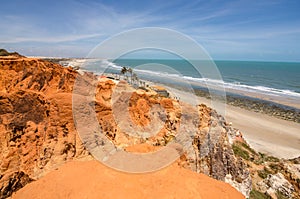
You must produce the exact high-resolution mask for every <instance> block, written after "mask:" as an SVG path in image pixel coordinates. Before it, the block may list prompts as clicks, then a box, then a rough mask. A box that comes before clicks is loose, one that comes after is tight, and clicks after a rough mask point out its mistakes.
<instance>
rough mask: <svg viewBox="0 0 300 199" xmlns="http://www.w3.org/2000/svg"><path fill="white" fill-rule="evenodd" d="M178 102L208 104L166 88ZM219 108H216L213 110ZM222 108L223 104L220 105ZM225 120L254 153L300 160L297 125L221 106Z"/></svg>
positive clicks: (201, 98)
mask: <svg viewBox="0 0 300 199" xmlns="http://www.w3.org/2000/svg"><path fill="white" fill-rule="evenodd" d="M167 89H168V90H169V91H170V92H171V93H172V94H173V95H175V96H176V97H178V98H179V99H180V100H182V101H184V102H186V103H190V104H192V105H196V103H204V104H206V105H208V106H210V105H211V101H210V100H208V99H206V98H204V97H197V96H195V95H194V94H192V93H189V92H185V91H182V90H179V89H175V88H171V87H167ZM220 106H222V104H217V106H216V107H217V108H218V107H220ZM223 106H224V104H223ZM225 118H226V120H227V122H231V123H232V125H233V127H235V128H237V129H239V130H240V131H241V132H242V134H243V136H244V138H245V139H246V141H247V142H248V143H249V144H250V146H251V147H253V148H254V149H255V150H257V151H259V152H262V153H266V154H268V155H272V156H276V157H279V158H287V159H289V158H295V157H299V156H300V124H299V123H296V122H291V121H286V120H282V119H278V118H275V117H272V116H269V115H266V114H263V113H257V112H254V111H249V110H245V109H242V108H239V107H236V106H232V105H225Z"/></svg>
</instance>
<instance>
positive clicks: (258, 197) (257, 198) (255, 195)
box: [249, 189, 271, 199]
mask: <svg viewBox="0 0 300 199" xmlns="http://www.w3.org/2000/svg"><path fill="white" fill-rule="evenodd" d="M249 199H271V197H270V196H268V195H266V194H264V193H262V192H259V191H257V190H255V189H252V191H251V192H250V197H249Z"/></svg>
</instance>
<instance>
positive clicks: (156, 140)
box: [0, 57, 251, 198]
mask: <svg viewBox="0 0 300 199" xmlns="http://www.w3.org/2000/svg"><path fill="white" fill-rule="evenodd" d="M77 75H79V74H77V73H76V72H75V71H73V70H72V69H70V68H64V67H62V66H60V65H58V64H53V63H50V62H47V61H43V60H38V59H29V58H13V57H7V58H4V57H1V59H0V198H6V197H8V196H10V195H11V194H12V193H13V192H15V191H17V190H19V189H21V188H22V187H24V186H25V185H26V184H28V183H30V182H32V181H36V180H38V179H40V178H41V177H43V176H45V175H46V174H47V173H49V172H51V171H53V170H55V169H56V168H58V167H60V166H61V165H63V164H65V162H67V161H70V160H91V159H92V157H91V155H89V152H88V151H87V150H85V148H84V146H83V145H82V143H81V140H80V139H79V137H78V134H77V132H76V130H75V127H74V122H73V115H72V91H73V85H74V81H75V78H76V76H77ZM90 78H92V79H93V78H94V77H93V76H92V75H91V77H90ZM118 86H119V87H121V89H120V90H119V91H120V92H119V93H117V94H119V95H117V99H118V100H120V102H121V101H122V100H124V99H123V98H124V97H126V93H127V91H128V89H130V88H129V87H128V85H126V84H123V85H122V84H119V85H115V83H114V82H112V81H110V80H105V81H101V82H98V83H97V85H96V88H97V90H96V98H95V101H94V104H95V110H96V114H97V118H98V121H99V124H100V125H101V128H102V130H103V132H104V133H105V135H106V136H107V137H108V138H109V139H110V140H111V141H112V142H113V143H114V144H115V145H116V146H119V147H121V148H123V149H124V150H127V151H136V150H138V146H140V145H145V146H148V148H149V147H150V148H151V147H152V146H156V147H161V146H164V145H166V144H167V143H168V142H170V141H172V140H176V139H177V140H180V143H183V146H182V148H183V151H184V152H183V153H182V157H181V159H180V160H179V162H178V164H179V165H183V166H184V167H186V168H188V169H191V170H193V171H196V172H201V173H205V174H207V175H209V176H211V177H213V178H216V179H218V180H222V181H225V179H228V178H229V179H230V180H229V182H230V183H231V184H233V185H234V186H235V187H236V188H238V189H240V190H241V191H243V192H244V194H249V190H250V189H251V178H250V175H249V172H248V170H247V169H246V166H245V164H244V163H243V161H242V160H241V159H237V158H236V157H235V156H234V154H233V151H232V149H231V144H230V142H229V141H230V136H229V134H232V133H233V132H231V131H233V130H232V129H231V128H230V127H228V126H226V124H225V121H224V119H223V118H222V117H221V116H219V115H218V114H217V113H216V112H215V111H213V110H211V109H210V108H208V107H206V106H203V105H201V106H199V107H198V109H195V108H194V107H190V106H188V105H184V104H183V105H182V106H180V105H179V102H177V101H174V100H171V99H167V98H161V97H157V96H156V95H155V93H154V94H153V93H151V92H142V91H138V92H134V94H133V95H132V96H131V97H130V107H129V110H130V111H129V117H124V118H122V117H121V118H120V119H121V120H132V121H133V122H134V124H135V125H138V126H141V128H142V127H143V126H147V124H148V123H151V122H153V121H150V120H149V116H148V115H147V113H148V111H149V107H150V106H152V105H155V104H159V105H161V106H162V107H163V108H164V109H165V110H166V116H165V118H164V120H165V123H164V124H163V128H162V129H161V130H160V131H159V133H158V134H157V135H153V136H151V137H150V138H149V139H139V138H134V137H131V136H128V134H126V128H125V130H124V128H122V129H120V128H119V127H118V125H117V124H116V121H115V120H114V117H113V109H112V107H111V104H110V103H109V102H110V100H111V98H112V89H115V88H117V87H118ZM122 89H123V90H122ZM180 107H184V108H180ZM116 110H117V111H118V106H117V107H116ZM192 114H194V115H192ZM195 118H196V119H195ZM190 120H193V121H190ZM184 121H189V122H184ZM187 123H189V124H190V123H193V124H194V126H188V125H184V124H187ZM180 124H182V125H180ZM181 131H185V132H191V133H193V135H195V136H194V138H193V139H192V140H189V139H187V138H186V137H180V135H181V134H180V132H181ZM146 148H147V147H146ZM152 149H153V150H155V147H154V148H152ZM147 150H148V149H146V151H147ZM72 164H75V165H76V164H78V165H80V166H79V167H80V168H79V170H76V168H74V165H73V167H72ZM94 164H96V163H91V165H94ZM82 165H84V166H82ZM176 165H177V164H175V165H173V166H171V167H170V168H167V169H165V170H164V171H159V172H158V174H155V173H154V174H153V175H154V176H152V177H146V179H147V180H145V181H144V182H143V183H144V184H145V187H148V184H150V185H149V186H150V187H154V186H156V183H154V182H153V181H155V179H156V178H157V179H161V178H164V179H165V178H168V177H169V178H171V179H172V180H171V181H168V180H167V179H166V180H162V179H161V181H160V183H161V186H163V184H165V185H166V186H171V187H172V186H176V183H179V184H180V183H183V182H184V179H185V177H187V176H189V177H190V178H192V179H193V180H192V182H193V184H194V185H193V186H194V187H193V188H191V189H193V190H194V189H195V190H196V189H197V187H198V186H199V190H198V191H199V192H197V191H196V192H193V191H191V192H190V193H189V194H190V195H191V196H192V195H193V194H199V195H197V197H198V198H200V196H201V193H202V194H203V193H205V194H209V192H206V191H204V192H201V186H202V185H203V184H202V185H201V181H202V183H203V179H205V181H209V180H211V179H209V178H206V177H204V176H202V175H198V174H196V173H194V174H193V173H191V172H188V171H185V170H180V168H179V167H178V166H176ZM85 166H86V167H85ZM71 167H72V169H75V171H76V172H77V171H78V172H79V173H83V171H82V170H80V169H85V168H89V167H90V165H85V164H84V163H71V164H68V166H64V167H63V168H62V169H60V170H59V171H57V172H52V173H51V174H49V176H52V177H53V176H56V178H54V179H53V181H50V182H49V184H48V185H49V186H50V187H51V186H54V185H55V183H57V180H58V179H57V178H58V177H57V175H60V172H63V173H66V180H68V182H69V181H73V180H74V179H75V178H74V177H73V176H71V173H68V172H69V169H70V170H72V169H71ZM96 167H97V171H95V172H98V173H99V172H100V173H101V171H102V170H103V172H104V171H106V170H105V169H107V168H105V167H103V166H100V165H98V166H96ZM107 172H112V173H113V174H112V175H114V176H115V178H119V177H120V178H121V179H124V180H126V181H127V180H128V179H127V178H129V176H130V175H129V174H126V175H124V174H119V173H117V172H115V171H111V170H109V171H107ZM177 172H179V173H180V175H179V176H177V177H178V180H179V181H176V178H175V177H172V176H173V175H174V174H175V173H177ZM91 175H92V174H91ZM160 175H161V176H160ZM193 175H195V177H192V176H193ZM49 176H45V178H42V179H44V181H43V182H41V183H42V184H43V183H46V184H47V182H45V181H47V180H49V178H51V177H49ZM79 176H80V175H79V174H78V176H77V177H78V178H79ZM147 176H151V174H147ZM166 176H167V177H166ZM174 176H176V175H174ZM106 177H107V176H105V175H104V179H106ZM148 178H149V179H148ZM95 180H96V181H97V182H98V183H100V182H99V181H100V180H101V179H100V178H96V179H95ZM101 182H103V181H101ZM119 182H120V181H119V180H118V183H119ZM38 183H39V180H38V181H37V182H35V183H32V185H30V186H28V187H29V188H28V189H29V190H31V189H32V187H35V188H36V187H41V186H43V185H41V184H38ZM105 183H108V182H105ZM109 183H112V184H114V183H115V182H109ZM127 183H129V184H128V186H132V187H135V186H136V185H138V181H136V180H133V181H132V182H131V181H129V182H127ZM130 183H132V184H130ZM151 183H153V184H151ZM210 183H212V184H211V186H209V187H210V188H211V189H212V191H211V192H214V191H213V190H215V191H216V192H215V193H218V191H217V190H218V189H219V188H218V187H220V186H224V187H225V188H224V190H222V192H224V194H225V195H228V196H231V194H233V195H234V196H236V197H237V198H238V197H241V195H239V194H236V193H235V192H234V191H232V189H231V188H230V187H229V185H228V184H225V183H221V182H217V181H214V180H211V182H210ZM179 184H178V185H179ZM73 185H74V184H73ZM73 185H72V187H73V188H71V189H70V190H69V191H70V192H71V191H75V190H76V189H75V188H74V186H75V187H76V186H78V185H74V186H73ZM146 185H147V186H146ZM70 186H71V185H70ZM118 186H120V185H118V184H117V185H116V187H118ZM189 186H191V185H189ZM203 186H204V185H203ZM30 187H31V188H30ZM214 188H215V189H214ZM134 189H139V188H136V187H135V188H134ZM142 189H144V188H142ZM153 189H154V188H153ZM172 189H173V188H170V191H171V190H172ZM58 190H59V189H58ZM84 190H88V189H85V188H83V191H84ZM187 190H189V188H187ZM48 191H49V190H48ZM61 191H63V190H61ZM124 191H125V192H126V189H124ZM147 191H148V192H149V193H151V192H153V190H152V189H151V188H150V189H149V190H147V189H146V192H145V193H142V191H141V192H140V193H141V194H142V195H145V194H147V193H148V192H147ZM180 192H181V194H183V195H184V194H185V192H184V189H182V190H181V191H180ZM21 193H24V194H25V196H26V193H27V194H28V191H26V188H25V191H24V192H22V191H20V194H21ZM29 193H30V191H29ZM41 193H47V190H45V192H41ZM20 194H18V196H20ZM62 194H65V193H62ZM70 194H71V195H70V196H74V195H73V194H76V193H70ZM86 194H88V193H86ZM153 194H159V193H153ZM142 195H141V196H142ZM28 196H30V195H28ZM59 196H65V195H59ZM215 196H217V197H218V196H219V195H215ZM221 197H222V196H221ZM107 198H109V197H107ZM230 198H231V197H230Z"/></svg>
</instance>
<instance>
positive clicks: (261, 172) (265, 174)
mask: <svg viewBox="0 0 300 199" xmlns="http://www.w3.org/2000/svg"><path fill="white" fill-rule="evenodd" d="M257 173H258V176H259V177H261V178H262V179H265V178H267V177H268V175H269V174H271V173H272V172H271V171H270V170H269V169H267V168H266V167H264V169H263V170H258V171H257Z"/></svg>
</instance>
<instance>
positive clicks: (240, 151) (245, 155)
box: [232, 143, 250, 160]
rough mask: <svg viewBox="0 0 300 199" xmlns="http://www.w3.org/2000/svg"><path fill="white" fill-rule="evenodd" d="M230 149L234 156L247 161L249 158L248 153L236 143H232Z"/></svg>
mask: <svg viewBox="0 0 300 199" xmlns="http://www.w3.org/2000/svg"><path fill="white" fill-rule="evenodd" d="M232 149H233V152H234V154H235V155H236V156H239V157H241V158H243V159H245V160H249V158H250V155H249V152H248V151H246V150H244V149H243V148H242V146H241V145H239V144H238V143H233V145H232Z"/></svg>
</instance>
